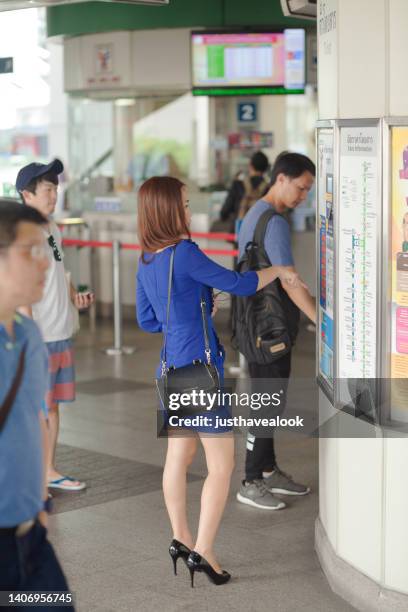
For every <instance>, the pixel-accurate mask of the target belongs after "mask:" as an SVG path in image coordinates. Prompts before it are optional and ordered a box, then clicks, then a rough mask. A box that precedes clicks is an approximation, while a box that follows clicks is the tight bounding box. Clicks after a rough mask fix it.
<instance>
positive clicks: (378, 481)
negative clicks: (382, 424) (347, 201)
mask: <svg viewBox="0 0 408 612" xmlns="http://www.w3.org/2000/svg"><path fill="white" fill-rule="evenodd" d="M407 24H408V2H406V0H358V1H356V0H319V1H318V23H317V27H318V47H319V61H318V82H319V85H318V89H319V119H333V120H336V119H364V118H366V119H369V118H370V119H371V118H378V119H385V118H389V117H390V116H392V115H394V116H396V115H398V116H400V117H404V116H405V119H406V125H408V79H407V78H406V57H407V56H408V37H407V35H406V25H407ZM407 144H408V143H407ZM382 163H383V169H382V170H383V177H387V176H388V165H387V164H388V160H387V158H386V157H384V159H383V162H382ZM387 200H388V197H387V194H385V196H384V199H383V207H384V211H386V210H388V209H387V205H388V201H387ZM339 202H340V206H341V197H340V198H339ZM383 223H384V224H385V225H384V227H387V225H386V224H387V215H386V214H385V217H384V220H383ZM389 265H390V266H391V262H390V263H389ZM337 299H338V300H340V299H342V297H341V296H338V297H337ZM387 316H390V315H387ZM382 341H384V344H385V340H384V339H382ZM382 351H385V352H386V351H387V347H386V346H383V347H382ZM319 410H320V419H321V421H324V420H327V419H328V418H330V417H333V416H334V415H336V411H334V409H333V406H332V405H331V403H330V402H329V401H328V400H327V398H326V396H325V395H324V394H323V393H321V394H320V400H319ZM343 427H347V429H348V431H351V430H353V431H354V432H355V434H356V437H354V438H350V437H345V434H344V433H343V434H342V432H344V431H345V430H344V429H343ZM373 436H374V437H373ZM319 471H320V490H319V495H320V510H319V518H318V520H317V523H316V549H317V551H318V554H319V558H320V560H321V563H322V566H323V569H324V571H325V572H326V574H327V576H328V578H329V581H330V583H331V585H332V588H333V589H334V590H336V592H338V593H339V594H340V595H342V596H343V597H344V598H346V599H348V600H349V601H350V603H351V604H352V605H354V606H355V607H356V608H357V609H359V610H382V611H385V610H393V611H394V610H406V609H408V520H407V516H408V487H407V486H406V474H407V473H408V440H407V439H406V438H403V434H402V433H399V434H398V438H397V437H394V438H393V437H390V436H387V435H386V433H384V431H383V430H382V429H380V428H373V427H372V426H369V425H367V424H365V423H364V422H362V421H361V420H359V419H355V418H354V417H351V416H349V415H346V414H340V415H339V414H337V420H336V424H335V425H333V426H332V431H331V437H330V436H327V437H326V438H324V439H323V438H322V439H321V440H320V442H319Z"/></svg>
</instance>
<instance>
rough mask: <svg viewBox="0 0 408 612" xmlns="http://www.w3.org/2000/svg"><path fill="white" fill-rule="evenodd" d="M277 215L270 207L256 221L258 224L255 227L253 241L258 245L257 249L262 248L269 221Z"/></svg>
mask: <svg viewBox="0 0 408 612" xmlns="http://www.w3.org/2000/svg"><path fill="white" fill-rule="evenodd" d="M277 214H278V213H277V212H276V211H275V210H274V209H273V208H272V207H270V208H269V210H265V212H263V213H262V215H261V216H260V217H259V219H258V223H257V224H256V226H255V231H254V238H253V241H254V242H255V243H256V244H257V245H258V247H261V248H264V246H265V245H264V242H265V234H266V229H267V227H268V223H269V221H270V220H271V219H272V217H274V216H275V215H277Z"/></svg>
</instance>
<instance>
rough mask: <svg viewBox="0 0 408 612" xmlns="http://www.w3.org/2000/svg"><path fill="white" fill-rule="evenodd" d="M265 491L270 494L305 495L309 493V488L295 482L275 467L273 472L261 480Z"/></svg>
mask: <svg viewBox="0 0 408 612" xmlns="http://www.w3.org/2000/svg"><path fill="white" fill-rule="evenodd" d="M263 482H264V484H265V487H266V489H267V490H268V491H269V492H270V493H281V494H282V495H307V494H308V493H310V487H307V486H306V485H303V484H299V483H297V482H295V481H294V480H293V478H292V476H289V474H285V472H282V470H280V469H279V468H278V466H276V467H275V471H274V472H273V473H272V474H271V475H270V476H268V477H267V478H264V479H263Z"/></svg>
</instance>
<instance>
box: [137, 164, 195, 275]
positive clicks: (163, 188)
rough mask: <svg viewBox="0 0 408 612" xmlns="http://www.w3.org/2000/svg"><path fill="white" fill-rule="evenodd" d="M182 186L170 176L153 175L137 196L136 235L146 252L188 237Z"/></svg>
mask: <svg viewBox="0 0 408 612" xmlns="http://www.w3.org/2000/svg"><path fill="white" fill-rule="evenodd" d="M184 186H185V185H184V183H182V182H181V181H179V180H178V179H177V178H173V177H171V176H153V177H152V178H150V179H148V180H147V181H145V182H144V183H143V185H142V186H141V187H140V189H139V193H138V217H137V226H138V230H137V233H138V236H139V241H140V245H141V247H142V260H143V261H144V262H145V263H147V262H146V260H145V259H144V255H145V253H154V252H155V251H158V250H159V249H163V248H165V247H167V246H169V245H171V244H176V243H177V242H180V240H181V239H182V238H181V237H182V236H188V237H189V238H190V237H191V235H190V229H189V227H188V225H187V220H186V213H185V209H184V205H183V198H182V193H181V189H182V187H184Z"/></svg>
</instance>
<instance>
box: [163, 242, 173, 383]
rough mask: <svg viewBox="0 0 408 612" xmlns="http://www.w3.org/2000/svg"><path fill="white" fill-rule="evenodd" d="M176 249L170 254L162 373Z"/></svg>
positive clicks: (165, 368) (165, 365)
mask: <svg viewBox="0 0 408 612" xmlns="http://www.w3.org/2000/svg"><path fill="white" fill-rule="evenodd" d="M174 251H175V249H174V248H172V249H171V254H170V264H169V281H168V285H167V308H166V331H165V333H164V342H163V360H162V373H164V372H165V371H166V370H167V332H168V329H169V319H170V300H171V288H172V285H173V266H174Z"/></svg>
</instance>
